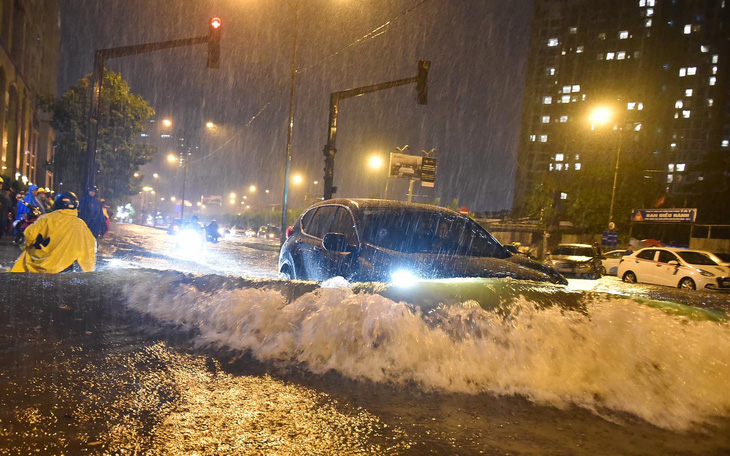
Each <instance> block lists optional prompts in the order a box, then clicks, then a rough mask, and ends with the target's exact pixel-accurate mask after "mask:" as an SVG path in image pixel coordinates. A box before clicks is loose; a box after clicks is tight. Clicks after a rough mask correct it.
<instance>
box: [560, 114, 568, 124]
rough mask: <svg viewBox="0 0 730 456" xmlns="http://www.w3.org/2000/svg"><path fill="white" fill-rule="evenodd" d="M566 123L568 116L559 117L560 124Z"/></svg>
mask: <svg viewBox="0 0 730 456" xmlns="http://www.w3.org/2000/svg"><path fill="white" fill-rule="evenodd" d="M567 121H568V116H560V123H565V122H567Z"/></svg>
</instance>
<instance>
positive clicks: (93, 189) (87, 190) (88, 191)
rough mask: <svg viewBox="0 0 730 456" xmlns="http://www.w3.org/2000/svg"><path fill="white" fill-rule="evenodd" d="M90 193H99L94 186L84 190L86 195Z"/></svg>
mask: <svg viewBox="0 0 730 456" xmlns="http://www.w3.org/2000/svg"><path fill="white" fill-rule="evenodd" d="M91 192H94V193H99V188H97V186H96V185H92V186H91V187H88V188H87V189H86V193H91Z"/></svg>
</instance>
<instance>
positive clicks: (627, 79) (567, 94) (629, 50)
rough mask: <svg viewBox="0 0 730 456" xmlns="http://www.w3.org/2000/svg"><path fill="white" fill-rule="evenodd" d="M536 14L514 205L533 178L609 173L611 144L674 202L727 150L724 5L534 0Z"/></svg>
mask: <svg viewBox="0 0 730 456" xmlns="http://www.w3.org/2000/svg"><path fill="white" fill-rule="evenodd" d="M534 14H535V16H534V18H533V25H532V32H531V41H530V46H531V51H530V60H529V63H528V74H527V76H526V88H525V98H524V112H523V118H522V131H521V138H520V150H519V156H518V171H517V177H516V179H517V181H516V188H515V208H516V209H518V210H519V209H520V208H523V207H524V203H525V199H526V198H527V196H528V195H529V193H530V191H531V190H532V188H533V186H534V185H535V183H536V181H538V180H539V178H540V177H541V176H544V175H546V174H548V173H560V175H561V178H562V176H564V177H565V178H569V177H570V175H571V174H572V173H580V172H583V171H585V170H586V169H587V167H589V166H603V167H606V166H608V167H611V168H610V169H611V170H613V167H614V166H615V162H616V154H617V151H618V150H620V157H621V162H622V163H628V162H633V163H640V164H641V166H643V169H644V170H645V174H646V176H645V177H646V178H651V179H659V180H661V182H662V184H663V185H664V186H665V190H666V192H667V194H668V195H670V196H679V198H678V199H681V195H682V194H683V193H686V192H688V191H689V190H688V189H689V188H690V187H689V186H688V185H687V184H692V183H693V182H697V181H698V180H702V179H703V175H702V171H701V168H702V167H701V166H699V165H700V163H702V161H703V160H704V159H705V158H706V157H707V155H708V154H710V153H712V152H725V153H727V154H730V144H729V143H728V142H729V141H730V97H729V96H728V92H729V91H730V65H729V62H730V20H729V19H728V17H729V15H730V1H729V0H536V1H535V11H534ZM598 107H602V108H603V109H607V112H608V113H609V115H610V120H609V121H608V122H607V124H606V125H597V124H596V123H595V121H594V122H592V121H591V120H590V119H591V113H592V112H594V110H595V109H597V108H598ZM606 193H607V194H610V193H611V188H610V187H609V188H606ZM570 197H571V195H569V194H564V193H563V194H561V195H560V198H562V199H567V198H570Z"/></svg>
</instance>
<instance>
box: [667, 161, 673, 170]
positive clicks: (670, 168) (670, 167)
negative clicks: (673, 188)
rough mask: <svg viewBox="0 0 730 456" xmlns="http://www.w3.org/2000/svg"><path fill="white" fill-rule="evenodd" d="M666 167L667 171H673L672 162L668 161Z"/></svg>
mask: <svg viewBox="0 0 730 456" xmlns="http://www.w3.org/2000/svg"><path fill="white" fill-rule="evenodd" d="M667 169H668V170H669V172H674V163H670V164H669V165H667Z"/></svg>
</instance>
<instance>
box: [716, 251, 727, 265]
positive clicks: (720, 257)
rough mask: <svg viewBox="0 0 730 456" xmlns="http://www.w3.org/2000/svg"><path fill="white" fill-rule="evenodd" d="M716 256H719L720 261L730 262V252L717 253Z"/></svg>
mask: <svg viewBox="0 0 730 456" xmlns="http://www.w3.org/2000/svg"><path fill="white" fill-rule="evenodd" d="M715 256H716V257H718V258H719V259H720V261H724V262H726V263H727V262H730V253H716V254H715Z"/></svg>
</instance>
